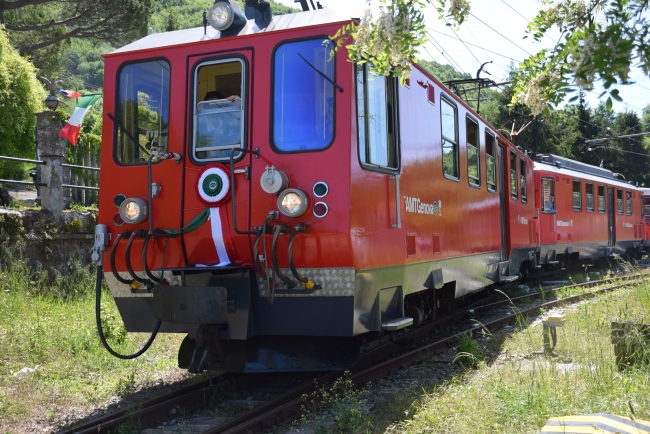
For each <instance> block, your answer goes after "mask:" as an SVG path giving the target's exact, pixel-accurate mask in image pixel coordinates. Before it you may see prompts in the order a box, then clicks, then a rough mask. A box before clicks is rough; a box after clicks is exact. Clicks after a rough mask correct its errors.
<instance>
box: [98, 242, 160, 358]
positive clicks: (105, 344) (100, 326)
mask: <svg viewBox="0 0 650 434" xmlns="http://www.w3.org/2000/svg"><path fill="white" fill-rule="evenodd" d="M115 241H117V239H116V240H115ZM102 273H103V272H102V266H101V265H98V266H97V284H96V287H95V319H96V320H97V332H98V333H99V340H100V341H102V345H104V348H106V350H107V351H108V352H109V353H111V354H112V355H113V356H115V357H117V358H118V359H124V360H129V359H135V358H136V357H140V356H141V355H143V354H144V353H145V352H146V351H147V350H148V349H149V347H150V346H151V344H152V343H153V341H154V339H156V335H157V334H158V330H160V325H161V324H162V321H158V322H157V323H156V325H155V327H154V328H153V332H152V333H151V337H150V338H149V340H148V341H147V343H146V344H144V347H142V349H141V350H140V351H138V352H137V353H134V354H127V355H125V354H120V353H117V352H116V351H115V350H113V349H112V348H111V346H110V345H109V344H108V342H107V341H106V337H105V336H104V330H103V329H102V318H101V304H102Z"/></svg>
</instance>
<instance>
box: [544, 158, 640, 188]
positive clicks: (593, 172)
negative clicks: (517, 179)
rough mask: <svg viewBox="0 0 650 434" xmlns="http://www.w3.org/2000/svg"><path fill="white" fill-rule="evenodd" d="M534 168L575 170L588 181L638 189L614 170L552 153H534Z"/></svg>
mask: <svg viewBox="0 0 650 434" xmlns="http://www.w3.org/2000/svg"><path fill="white" fill-rule="evenodd" d="M532 158H533V161H534V162H535V169H536V170H547V171H550V172H555V173H560V174H566V175H574V176H575V172H578V173H580V174H583V176H581V177H582V178H585V179H588V180H590V181H596V182H598V181H600V182H607V183H608V184H616V185H618V186H620V187H625V188H634V189H639V188H638V187H636V186H635V185H634V184H631V183H630V182H627V181H625V180H621V179H620V178H617V177H616V175H615V174H614V172H612V171H611V170H609V169H605V168H603V167H598V166H592V165H591V164H587V163H581V162H580V161H575V160H571V159H569V158H565V157H560V156H558V155H553V154H535V155H533V157H532Z"/></svg>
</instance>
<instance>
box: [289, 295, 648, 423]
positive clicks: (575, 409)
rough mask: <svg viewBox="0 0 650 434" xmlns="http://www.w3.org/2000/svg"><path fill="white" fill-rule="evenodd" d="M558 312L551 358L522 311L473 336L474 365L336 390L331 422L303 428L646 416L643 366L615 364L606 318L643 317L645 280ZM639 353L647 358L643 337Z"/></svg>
mask: <svg viewBox="0 0 650 434" xmlns="http://www.w3.org/2000/svg"><path fill="white" fill-rule="evenodd" d="M564 295H565V296H566V295H568V294H564ZM566 317H567V321H566V324H565V325H564V327H563V328H559V329H558V330H557V346H556V348H555V349H554V350H553V354H552V355H550V356H544V355H543V354H540V350H542V347H543V340H542V325H541V324H540V323H539V321H537V322H534V323H533V324H530V323H529V322H528V321H527V320H525V319H521V320H520V322H519V324H518V325H517V326H516V327H515V329H514V332H507V331H499V332H498V333H495V334H494V335H488V336H486V337H485V338H481V339H479V341H478V342H477V341H473V345H475V346H477V347H480V348H478V350H479V352H480V356H479V357H480V358H482V359H483V360H482V361H481V362H480V363H478V364H477V365H476V368H474V369H463V368H462V367H460V366H457V365H456V366H455V367H454V368H452V367H448V366H447V365H445V364H440V362H439V361H435V360H430V361H424V362H423V363H422V364H420V365H418V366H416V367H414V368H412V370H411V372H407V373H405V374H404V376H405V377H417V378H418V380H417V381H414V382H413V381H412V382H410V383H399V381H396V380H395V379H387V380H386V381H387V383H384V385H382V382H381V381H380V382H378V383H377V384H375V385H372V386H370V387H368V388H367V389H365V390H364V391H362V392H361V393H359V392H351V393H349V394H347V395H346V396H340V397H336V399H335V400H334V401H335V402H333V403H331V408H332V410H331V412H332V413H333V414H334V416H333V417H331V418H329V419H332V420H329V421H328V420H327V419H328V418H327V417H325V418H322V417H321V416H317V415H312V416H307V420H310V419H311V425H309V426H310V428H309V429H310V430H313V431H316V432H323V433H334V432H350V433H377V432H389V433H454V434H462V433H467V434H474V433H538V432H539V430H540V429H541V428H542V426H543V425H544V424H545V423H546V421H547V420H548V419H549V418H550V417H556V416H563V415H564V416H566V415H580V414H590V413H599V412H606V413H613V414H617V415H621V416H627V417H634V418H637V419H643V420H650V365H648V364H647V362H646V364H640V365H637V366H632V367H629V368H627V369H625V370H623V371H619V370H618V367H617V365H616V361H615V356H614V348H613V345H612V343H611V337H610V335H611V321H621V322H625V321H630V322H636V323H644V324H648V323H650V283H648V282H646V283H644V284H641V285H636V286H633V287H630V288H625V289H620V290H617V291H615V292H611V293H605V294H602V295H599V296H597V298H594V299H592V300H590V301H588V302H584V303H581V304H578V305H576V306H575V307H572V308H570V309H567V310H566ZM462 344H463V345H464V348H460V347H461V345H459V346H458V348H457V351H459V352H460V351H468V349H467V348H468V346H469V345H468V343H467V342H464V343H462ZM640 351H641V352H643V353H645V356H646V360H648V359H649V358H650V342H647V343H646V344H645V346H644V347H643V348H641V350H640ZM443 358H444V356H443ZM447 358H448V356H447ZM436 378H437V379H438V380H437V381H436ZM382 381H383V380H382ZM397 384H399V386H396V385H397ZM407 384H408V385H407ZM396 387H399V388H401V390H400V391H395V388H396ZM382 388H387V390H388V391H389V393H387V392H386V390H382ZM319 418H320V419H319ZM323 419H325V420H323ZM298 432H301V431H300V430H298Z"/></svg>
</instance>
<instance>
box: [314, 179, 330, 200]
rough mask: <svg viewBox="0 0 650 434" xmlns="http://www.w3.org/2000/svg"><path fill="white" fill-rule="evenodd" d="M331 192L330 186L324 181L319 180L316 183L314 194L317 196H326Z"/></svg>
mask: <svg viewBox="0 0 650 434" xmlns="http://www.w3.org/2000/svg"><path fill="white" fill-rule="evenodd" d="M328 192H329V187H328V186H327V184H326V183H324V182H323V181H319V182H317V183H316V184H314V196H316V197H325V196H326V195H327V193H328Z"/></svg>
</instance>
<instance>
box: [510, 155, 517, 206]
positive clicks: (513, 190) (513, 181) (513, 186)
mask: <svg viewBox="0 0 650 434" xmlns="http://www.w3.org/2000/svg"><path fill="white" fill-rule="evenodd" d="M510 195H511V196H512V198H513V199H514V200H517V153H516V152H514V151H512V150H510Z"/></svg>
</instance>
